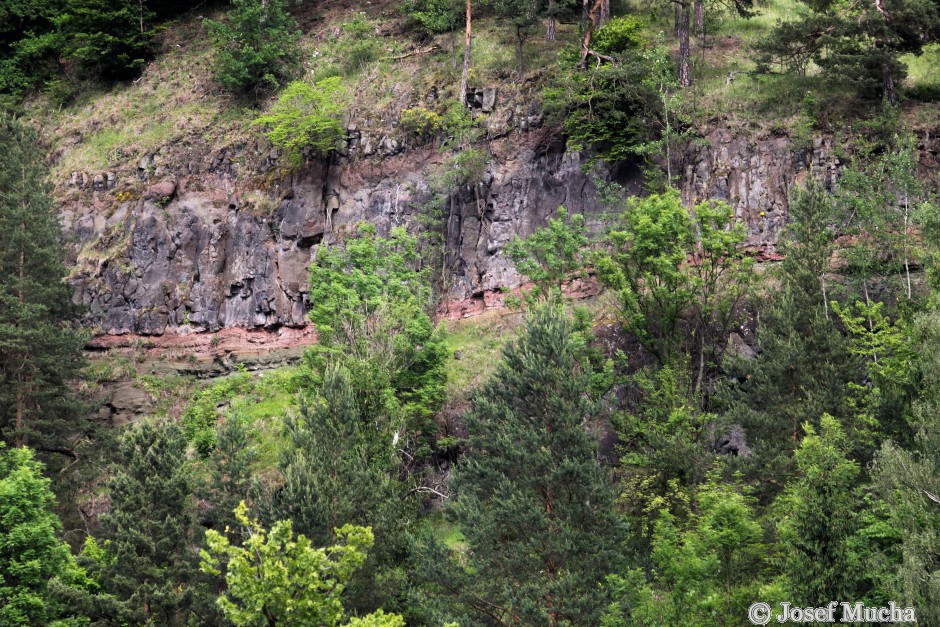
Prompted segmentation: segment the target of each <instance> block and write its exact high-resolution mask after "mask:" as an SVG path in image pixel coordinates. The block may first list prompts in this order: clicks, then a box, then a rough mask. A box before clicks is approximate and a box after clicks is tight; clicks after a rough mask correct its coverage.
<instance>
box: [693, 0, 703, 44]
mask: <svg viewBox="0 0 940 627" xmlns="http://www.w3.org/2000/svg"><path fill="white" fill-rule="evenodd" d="M695 36H696V37H698V38H699V45H701V46H704V45H705V42H704V39H705V2H704V0H695Z"/></svg>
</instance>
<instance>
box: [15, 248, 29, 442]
mask: <svg viewBox="0 0 940 627" xmlns="http://www.w3.org/2000/svg"><path fill="white" fill-rule="evenodd" d="M19 270H20V284H19V287H18V288H17V297H18V300H19V303H20V307H21V310H22V306H23V304H24V302H25V295H24V293H23V286H24V285H25V284H26V246H25V244H20V268H19ZM27 385H29V370H28V369H27V368H26V356H25V355H24V356H23V363H21V364H20V368H19V372H18V373H17V386H16V423H15V425H14V426H15V429H16V432H15V433H14V435H13V445H14V446H16V447H21V446H26V386H27Z"/></svg>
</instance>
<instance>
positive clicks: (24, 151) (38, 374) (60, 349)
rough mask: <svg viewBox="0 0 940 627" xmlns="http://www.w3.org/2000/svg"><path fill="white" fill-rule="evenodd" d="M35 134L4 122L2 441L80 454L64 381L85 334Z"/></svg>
mask: <svg viewBox="0 0 940 627" xmlns="http://www.w3.org/2000/svg"><path fill="white" fill-rule="evenodd" d="M38 146H39V141H38V138H37V136H36V133H35V132H34V131H33V130H31V129H28V128H26V127H25V126H23V125H22V124H20V123H19V122H18V121H16V120H13V119H10V118H6V117H0V155H3V157H2V159H0V437H2V439H3V440H5V441H7V442H9V443H12V444H14V445H16V446H26V445H28V446H33V447H34V448H37V449H39V450H46V451H55V452H60V453H65V454H67V455H70V456H72V457H74V456H75V453H74V451H73V446H72V444H71V442H72V441H73V440H74V436H75V435H76V433H77V432H80V431H81V430H82V428H83V424H82V422H81V419H80V415H81V412H80V409H79V406H78V403H77V402H76V400H75V397H74V395H72V394H71V393H70V391H69V389H68V386H67V385H66V383H67V382H68V381H69V380H70V379H73V378H75V377H76V376H77V375H78V371H79V369H80V368H81V367H82V365H83V363H84V362H83V355H82V347H83V345H84V342H85V339H84V335H83V334H81V333H79V332H77V331H75V330H72V329H70V328H68V327H67V326H65V324H64V323H65V322H67V321H72V320H75V318H76V317H77V315H78V310H77V308H76V307H75V306H74V305H73V304H72V302H71V291H70V289H69V287H68V285H66V283H65V282H64V277H65V276H66V270H65V265H64V263H63V256H62V250H63V247H62V233H61V230H60V228H59V224H58V223H57V220H56V217H55V214H54V212H53V206H52V198H51V197H50V195H49V187H48V184H47V182H46V178H47V175H48V171H47V168H46V165H45V163H44V160H43V153H42V151H41V150H40V149H39V148H38Z"/></svg>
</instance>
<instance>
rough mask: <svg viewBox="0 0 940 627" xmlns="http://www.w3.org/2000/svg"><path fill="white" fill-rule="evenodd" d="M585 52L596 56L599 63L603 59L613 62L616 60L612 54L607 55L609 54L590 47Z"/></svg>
mask: <svg viewBox="0 0 940 627" xmlns="http://www.w3.org/2000/svg"><path fill="white" fill-rule="evenodd" d="M584 54H585V55H586V56H589V57H595V58H596V59H597V62H598V63H600V62H601V60H604V61H609V62H611V63H613V62H614V61H615V59H614V58H613V57H612V56H610V55H607V54H601V53H600V52H597V51H596V50H591V49H588V50H587V51H586V52H585V53H584Z"/></svg>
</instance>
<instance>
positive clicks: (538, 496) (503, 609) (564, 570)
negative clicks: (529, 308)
mask: <svg viewBox="0 0 940 627" xmlns="http://www.w3.org/2000/svg"><path fill="white" fill-rule="evenodd" d="M578 343H579V340H578V339H577V336H575V335H574V334H573V324H572V321H571V320H570V319H569V318H568V317H567V316H566V315H565V313H564V311H563V308H562V307H560V306H559V305H558V304H557V303H553V304H549V305H546V306H544V307H542V308H539V309H537V310H535V311H534V312H533V313H532V314H531V315H530V317H529V319H528V320H527V322H526V327H525V330H524V331H523V332H522V335H521V337H520V338H519V340H518V342H516V343H514V344H510V345H507V347H506V348H505V350H504V354H503V360H502V362H501V363H500V365H499V366H498V367H497V370H496V372H495V373H494V375H493V376H492V377H491V378H490V379H489V381H488V382H487V383H486V384H485V385H484V386H483V388H482V389H481V390H479V391H478V392H477V393H476V394H474V396H473V398H472V400H471V410H470V412H469V413H468V415H467V430H468V432H469V436H468V438H467V454H466V458H465V459H464V460H463V461H462V463H461V464H460V466H459V467H458V468H457V469H456V470H455V471H454V476H453V479H452V482H453V483H452V485H453V489H454V493H455V494H456V501H455V502H454V503H453V504H452V505H449V506H448V507H447V508H445V510H444V511H445V515H446V516H447V518H449V519H450V520H452V521H453V522H454V523H455V524H456V525H457V526H458V527H459V529H460V531H461V532H462V533H463V535H464V536H465V538H466V550H461V551H459V554H458V555H455V556H453V558H452V560H451V561H448V562H446V563H443V564H439V565H438V568H439V569H440V570H442V571H444V572H442V573H439V574H440V577H441V578H440V581H439V583H438V584H437V585H438V586H441V587H443V588H444V589H445V590H448V591H449V592H450V594H451V595H453V597H455V600H456V601H457V602H458V607H454V608H453V609H454V610H455V611H459V606H463V607H464V608H465V611H467V612H468V618H467V620H468V621H469V622H474V623H482V624H540V625H544V624H548V625H561V624H569V623H579V624H593V623H595V622H596V621H597V618H598V615H599V613H600V610H601V608H602V607H603V602H602V598H603V596H602V592H601V589H600V585H599V584H600V583H601V581H603V578H604V577H605V575H606V574H608V572H610V570H611V569H612V568H614V569H616V565H618V564H619V563H620V562H621V561H622V554H621V549H622V545H621V542H622V539H623V535H622V532H621V527H620V523H619V521H618V520H617V518H616V516H615V515H614V513H613V494H612V491H611V487H610V484H609V482H608V479H607V473H606V472H605V471H604V469H603V468H602V467H601V465H600V463H599V460H598V457H597V436H596V435H595V433H593V431H592V426H593V424H594V422H595V421H596V420H598V419H599V417H600V411H601V410H600V407H599V406H598V404H597V403H596V401H595V400H593V399H591V398H589V397H588V395H587V394H586V393H585V392H586V391H587V390H589V389H590V371H589V370H590V367H589V366H588V365H587V364H584V363H578V355H579V352H580V350H581V349H580V347H579V346H578Z"/></svg>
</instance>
